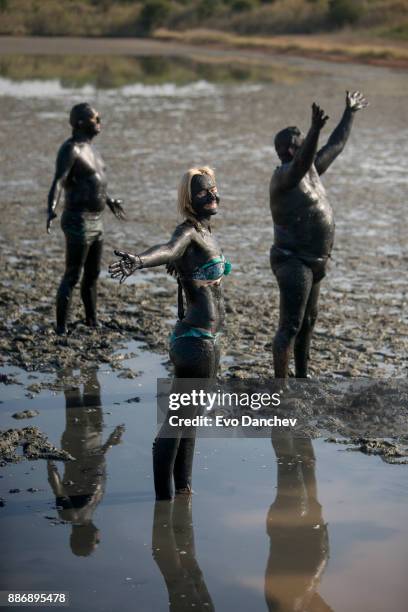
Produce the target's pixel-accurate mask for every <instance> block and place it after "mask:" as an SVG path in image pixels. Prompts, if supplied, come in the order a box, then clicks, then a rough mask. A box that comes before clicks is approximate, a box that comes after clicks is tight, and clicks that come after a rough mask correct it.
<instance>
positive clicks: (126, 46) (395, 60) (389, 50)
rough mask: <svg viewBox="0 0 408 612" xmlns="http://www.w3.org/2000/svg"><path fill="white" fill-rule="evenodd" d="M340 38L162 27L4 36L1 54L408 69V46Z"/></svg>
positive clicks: (1, 38)
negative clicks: (123, 32)
mask: <svg viewBox="0 0 408 612" xmlns="http://www.w3.org/2000/svg"><path fill="white" fill-rule="evenodd" d="M352 40H353V37H351V38H347V37H346V38H343V39H342V38H341V37H338V36H334V35H333V36H327V35H325V36H323V35H317V36H311V37H308V36H305V35H291V36H274V37H270V38H265V37H257V36H253V37H250V36H238V35H235V34H228V33H226V32H208V31H206V30H197V31H195V30H190V31H186V32H174V31H169V30H164V29H161V30H157V31H156V32H155V33H154V35H153V37H152V38H113V37H112V38H110V37H95V38H81V37H49V36H45V37H40V36H21V37H18V36H0V55H2V56H8V55H104V56H106V55H115V56H117V55H127V56H136V57H143V56H146V55H153V56H167V57H171V56H176V57H185V56H197V52H198V51H199V53H200V56H202V58H203V60H209V59H219V60H234V59H235V60H236V61H240V62H244V61H248V62H254V61H255V62H259V63H269V62H271V63H273V62H276V60H277V59H278V58H286V57H292V58H298V59H305V58H308V59H312V60H318V61H326V62H334V63H343V64H344V63H352V64H368V65H371V66H378V67H383V68H384V67H385V68H394V69H406V68H408V45H404V44H399V45H396V44H392V43H391V42H387V44H378V43H377V42H373V43H370V42H366V43H365V42H364V41H363V43H360V42H359V44H353V43H352V42H351V41H352Z"/></svg>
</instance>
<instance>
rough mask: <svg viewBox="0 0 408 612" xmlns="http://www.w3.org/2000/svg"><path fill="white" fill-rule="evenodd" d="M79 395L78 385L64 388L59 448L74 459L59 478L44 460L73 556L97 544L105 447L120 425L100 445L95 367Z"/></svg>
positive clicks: (116, 439)
mask: <svg viewBox="0 0 408 612" xmlns="http://www.w3.org/2000/svg"><path fill="white" fill-rule="evenodd" d="M86 374H88V376H87V378H86V383H85V384H84V390H83V393H82V394H81V390H80V388H79V387H73V388H72V387H70V388H66V389H65V391H64V395H65V408H66V412H65V415H66V424H65V431H64V433H63V435H62V438H61V447H62V448H63V449H64V450H66V451H67V452H69V453H70V454H71V455H72V456H73V457H75V459H76V461H68V462H66V463H65V464H64V476H63V478H61V476H60V474H59V472H58V468H57V466H56V465H55V464H54V463H53V462H52V461H48V462H47V468H48V482H49V483H50V485H51V488H52V490H53V492H54V495H55V498H56V499H55V501H56V506H57V509H58V514H59V516H60V518H61V519H63V520H64V521H68V522H69V523H71V525H72V532H71V540H70V545H71V550H72V552H73V553H74V554H75V555H78V556H83V557H86V556H88V555H90V554H91V553H92V552H93V551H94V550H95V548H96V546H97V545H98V543H99V530H98V528H97V527H96V526H95V525H94V524H93V522H92V516H93V513H94V511H95V509H96V507H97V505H98V504H99V502H100V501H101V499H102V497H103V494H104V492H105V486H106V460H105V455H106V452H107V451H108V449H109V448H110V447H111V446H113V445H115V444H119V442H120V439H121V436H122V433H123V431H124V428H123V426H121V425H119V426H117V427H116V428H115V429H114V431H113V432H112V433H111V434H110V436H109V438H108V439H107V441H106V442H105V444H102V429H103V415H102V407H101V398H100V385H99V381H98V379H97V375H96V370H91V371H90V372H89V373H88V372H87V373H86Z"/></svg>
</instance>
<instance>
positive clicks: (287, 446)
mask: <svg viewBox="0 0 408 612" xmlns="http://www.w3.org/2000/svg"><path fill="white" fill-rule="evenodd" d="M272 445H273V448H274V451H275V454H276V460H277V464H278V481H277V482H278V484H277V493H276V499H275V501H274V502H273V504H272V505H271V507H270V508H269V512H268V515H267V520H266V525H267V533H268V535H269V538H270V550H269V559H268V564H267V567H266V573H265V599H266V603H267V606H268V610H270V612H272V611H273V612H298V611H299V612H329V611H331V610H332V608H330V606H328V605H327V604H326V603H325V601H324V600H323V599H322V598H321V596H320V595H319V594H318V593H317V589H318V586H319V582H320V578H321V576H322V574H323V571H324V569H325V567H326V564H327V559H328V557H329V541H328V533H327V525H326V524H325V523H324V521H323V517H322V507H321V505H320V504H319V502H318V501H317V487H316V477H315V463H316V462H315V456H314V451H313V446H312V442H311V440H310V438H296V437H294V436H293V434H291V433H289V432H288V433H287V432H278V433H272Z"/></svg>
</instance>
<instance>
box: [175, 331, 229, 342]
mask: <svg viewBox="0 0 408 612" xmlns="http://www.w3.org/2000/svg"><path fill="white" fill-rule="evenodd" d="M220 335H221V332H216V333H215V334H213V333H212V332H210V331H206V330H203V329H200V328H198V327H188V328H187V329H186V330H185V331H181V333H180V332H177V331H176V330H173V332H172V333H171V334H170V344H172V343H173V342H175V341H176V340H179V339H180V338H199V339H200V340H202V339H204V340H212V341H213V342H216V341H217V339H218V338H219V337H220Z"/></svg>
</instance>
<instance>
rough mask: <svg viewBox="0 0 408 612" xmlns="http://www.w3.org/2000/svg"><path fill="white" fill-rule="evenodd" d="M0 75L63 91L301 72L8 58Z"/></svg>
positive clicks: (284, 77) (238, 64)
mask: <svg viewBox="0 0 408 612" xmlns="http://www.w3.org/2000/svg"><path fill="white" fill-rule="evenodd" d="M0 76H1V77H3V78H8V79H12V80H22V79H41V80H46V79H47V80H50V79H57V80H58V81H60V82H61V84H62V85H64V86H65V87H83V86H84V85H93V86H94V87H96V88H97V89H112V88H115V87H123V86H124V85H130V84H133V83H143V84H145V85H161V84H163V83H174V84H176V85H186V84H187V83H193V82H195V81H208V82H210V83H226V82H229V83H243V82H247V81H256V82H262V83H264V82H288V81H289V82H292V81H294V80H297V79H298V78H299V77H300V76H301V72H300V71H299V70H296V69H294V68H291V67H286V68H285V69H283V68H282V67H281V66H278V65H273V64H271V63H267V64H254V63H252V62H251V63H250V62H245V61H242V60H240V61H231V59H230V58H228V59H227V60H224V61H220V60H217V61H214V60H211V59H208V58H207V60H206V61H197V60H196V59H193V58H190V57H163V56H146V57H130V56H114V55H113V56H98V55H81V56H78V55H65V56H61V55H57V56H55V55H9V56H5V57H3V58H1V60H0Z"/></svg>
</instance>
